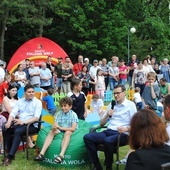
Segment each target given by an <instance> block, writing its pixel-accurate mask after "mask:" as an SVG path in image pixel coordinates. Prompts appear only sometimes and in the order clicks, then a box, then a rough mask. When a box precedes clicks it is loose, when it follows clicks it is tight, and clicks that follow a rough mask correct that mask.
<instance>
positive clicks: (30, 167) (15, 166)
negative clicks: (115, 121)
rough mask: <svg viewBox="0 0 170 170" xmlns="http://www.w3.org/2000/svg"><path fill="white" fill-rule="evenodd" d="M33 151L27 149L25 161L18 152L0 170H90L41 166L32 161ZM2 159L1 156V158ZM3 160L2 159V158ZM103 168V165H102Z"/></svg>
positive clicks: (123, 151)
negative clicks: (9, 163) (12, 159)
mask: <svg viewBox="0 0 170 170" xmlns="http://www.w3.org/2000/svg"><path fill="white" fill-rule="evenodd" d="M128 149H129V147H128V146H125V147H121V148H120V158H123V157H124V156H125V155H126V153H127V151H128ZM35 154H36V152H35V149H29V160H26V154H25V152H23V151H18V152H17V154H16V158H15V160H14V161H13V162H12V164H11V165H9V166H8V167H1V168H0V169H1V170H52V169H57V170H70V169H71V170H90V165H82V166H79V167H67V168H65V167H63V168H61V167H57V168H54V167H50V166H46V167H45V166H42V165H40V164H39V163H37V162H35V161H34V160H33V159H34V157H35ZM99 155H100V161H101V163H102V164H103V162H104V155H103V153H102V152H101V153H100V154H99ZM1 157H2V156H1ZM2 158H3V157H2ZM103 167H104V165H103ZM113 168H114V169H115V168H116V166H115V164H114V166H113ZM124 168H125V166H124V165H120V170H124Z"/></svg>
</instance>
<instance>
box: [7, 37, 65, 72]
mask: <svg viewBox="0 0 170 170" xmlns="http://www.w3.org/2000/svg"><path fill="white" fill-rule="evenodd" d="M48 56H51V57H52V62H53V63H57V62H58V58H61V57H62V58H63V61H65V57H66V56H68V55H67V54H66V52H65V51H64V50H63V49H62V48H61V47H60V46H59V45H58V44H56V43H55V42H53V41H51V40H50V39H47V38H44V37H37V38H33V39H31V40H29V41H27V42H26V43H24V44H23V45H22V46H21V47H19V48H18V50H17V51H16V52H15V53H14V55H13V56H12V57H11V60H10V61H9V64H8V66H7V70H8V71H9V72H10V73H12V72H13V71H14V70H15V69H16V68H17V66H18V64H19V63H20V62H21V61H23V60H25V59H27V58H28V59H30V60H34V61H35V62H36V63H38V62H41V61H46V60H47V57H48Z"/></svg>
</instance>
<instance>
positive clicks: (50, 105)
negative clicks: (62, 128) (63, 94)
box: [40, 88, 57, 116]
mask: <svg viewBox="0 0 170 170" xmlns="http://www.w3.org/2000/svg"><path fill="white" fill-rule="evenodd" d="M47 92H48V96H45V97H42V96H43V93H42V92H41V97H40V98H41V100H43V101H45V102H46V105H47V109H48V112H49V113H50V114H51V115H53V116H54V114H55V113H56V111H57V107H56V106H55V104H54V97H52V95H53V93H54V89H52V88H49V89H48V90H47Z"/></svg>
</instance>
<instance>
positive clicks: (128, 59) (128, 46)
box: [128, 27, 130, 63]
mask: <svg viewBox="0 0 170 170" xmlns="http://www.w3.org/2000/svg"><path fill="white" fill-rule="evenodd" d="M129 58H130V30H129V27H128V63H129Z"/></svg>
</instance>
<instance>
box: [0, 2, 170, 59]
mask: <svg viewBox="0 0 170 170" xmlns="http://www.w3.org/2000/svg"><path fill="white" fill-rule="evenodd" d="M168 4H169V0H164V1H160V0H154V1H152V0H143V1H141V0H107V1H106V0H71V1H70V0H50V1H48V0H36V1H35V0H15V1H9V0H2V1H1V2H0V16H1V17H0V31H1V33H2V32H3V31H4V30H5V28H6V27H7V30H6V31H4V33H5V36H4V38H3V40H2V39H1V42H2V43H5V56H8V57H11V55H12V54H13V53H14V52H15V50H16V49H17V48H18V47H19V46H20V45H22V43H23V42H25V41H27V40H29V39H30V38H34V37H36V36H40V35H43V36H45V37H47V38H50V39H52V40H53V41H55V42H57V43H58V44H59V45H60V46H61V47H63V48H64V50H65V51H66V52H67V53H68V55H69V56H70V57H71V58H72V59H73V61H74V59H75V58H76V57H77V55H78V54H82V55H84V56H87V57H90V58H91V59H92V58H98V59H101V58H103V57H106V58H107V59H110V57H111V56H112V55H117V56H119V57H121V58H124V59H126V58H127V53H128V52H127V36H128V35H127V34H128V27H129V26H134V27H135V28H136V30H137V31H136V33H135V34H130V54H131V55H132V54H133V53H135V54H137V56H138V57H139V59H143V58H145V56H146V55H148V54H152V55H156V56H158V58H159V59H162V58H163V57H168V55H170V54H169V50H170V29H169V24H170V21H169V13H170V10H169V8H168ZM0 35H3V34H0ZM18 35H19V36H18ZM1 38H2V36H1ZM4 39H5V40H6V41H4ZM1 46H2V45H0V48H1ZM2 47H3V46H2Z"/></svg>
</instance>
